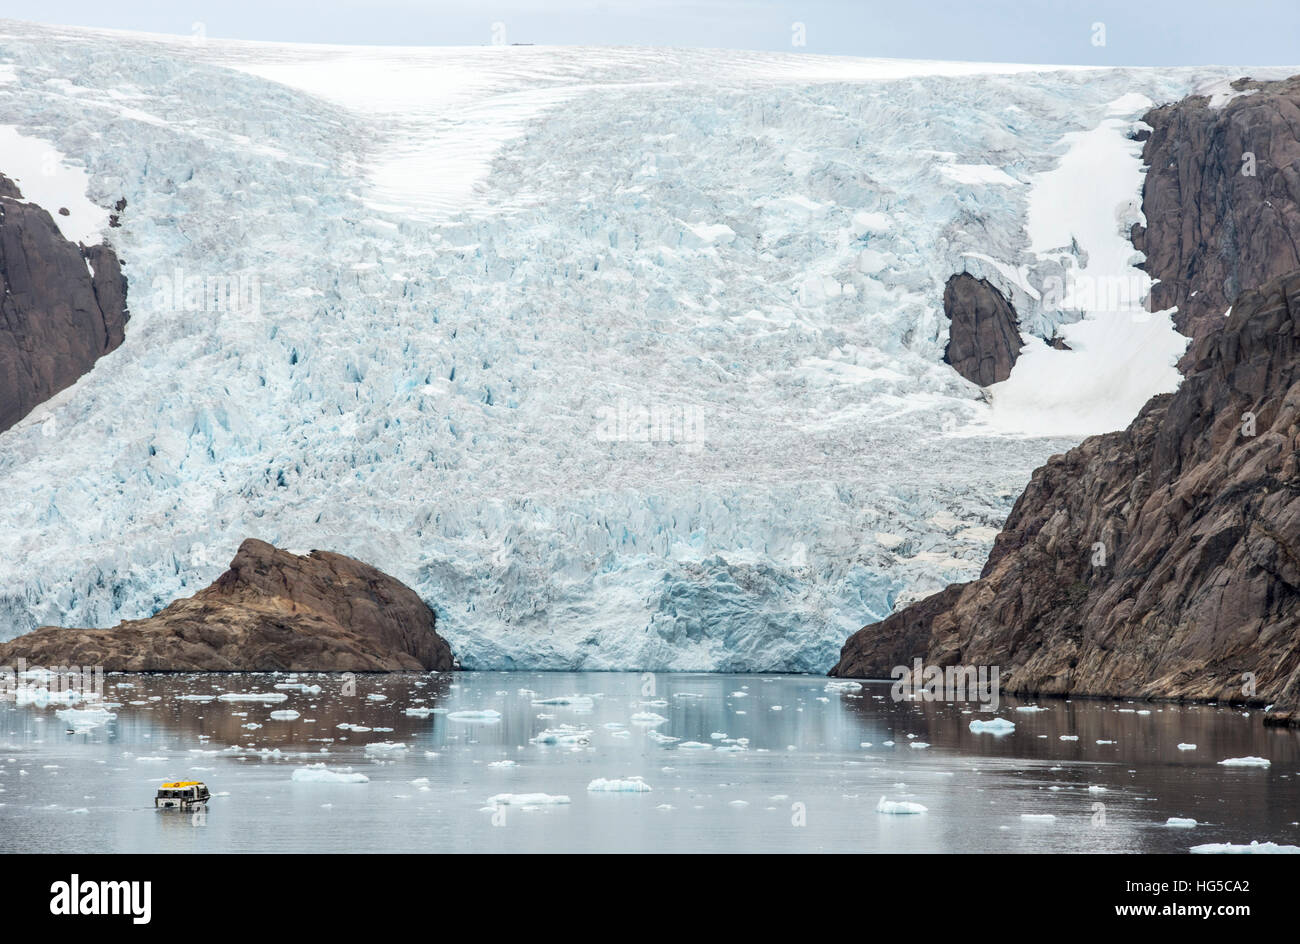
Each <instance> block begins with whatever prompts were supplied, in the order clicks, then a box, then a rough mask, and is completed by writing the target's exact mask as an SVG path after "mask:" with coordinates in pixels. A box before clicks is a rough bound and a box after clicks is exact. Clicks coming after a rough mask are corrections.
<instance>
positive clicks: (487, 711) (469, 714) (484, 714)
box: [447, 708, 501, 724]
mask: <svg viewBox="0 0 1300 944" xmlns="http://www.w3.org/2000/svg"><path fill="white" fill-rule="evenodd" d="M447 720H448V721H474V722H478V723H480V724H495V723H496V722H498V721H500V720H501V712H499V711H494V710H493V709H491V708H483V709H480V710H476V711H453V712H452V713H451V714H449V715H447Z"/></svg>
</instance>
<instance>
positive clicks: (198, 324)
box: [0, 24, 1227, 671]
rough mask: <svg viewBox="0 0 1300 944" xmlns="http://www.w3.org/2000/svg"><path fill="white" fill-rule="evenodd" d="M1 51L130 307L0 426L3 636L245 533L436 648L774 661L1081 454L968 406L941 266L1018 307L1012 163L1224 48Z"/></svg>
mask: <svg viewBox="0 0 1300 944" xmlns="http://www.w3.org/2000/svg"><path fill="white" fill-rule="evenodd" d="M7 29H8V28H7ZM323 56H324V57H325V58H324V59H322V57H323ZM393 56H398V58H401V59H403V60H404V65H403V66H402V69H403V70H405V71H399V72H397V73H390V72H386V71H385V68H386V66H385V61H386V60H390V59H392V57H393ZM304 63H305V64H304ZM322 63H324V64H322ZM0 66H4V67H5V72H6V74H8V73H12V75H13V78H12V79H11V80H9V81H6V82H5V83H4V84H3V85H0V122H2V123H5V124H9V125H12V126H14V127H16V128H18V129H19V131H20V132H22V133H24V134H27V135H29V136H32V137H35V138H39V139H42V140H48V141H50V142H51V143H52V144H53V145H54V146H55V147H57V148H58V150H59V152H60V153H61V154H63V155H66V156H67V157H68V159H69V160H74V161H78V162H80V164H81V165H82V166H84V167H85V169H86V173H87V177H88V180H89V191H88V195H89V197H90V198H91V199H92V200H94V201H95V202H96V204H98V205H99V206H101V207H103V206H108V205H111V203H112V202H113V201H115V200H116V199H117V198H119V197H121V196H125V197H126V198H127V199H128V210H127V212H126V214H125V215H124V217H123V227H122V228H121V229H117V230H113V231H112V237H113V239H114V242H115V244H116V246H117V247H118V249H119V250H120V254H121V255H122V257H123V258H124V259H125V260H126V269H125V271H126V274H127V276H128V278H129V279H130V280H131V296H130V301H131V309H132V312H133V318H132V321H131V323H130V325H129V326H128V329H127V340H126V343H125V344H124V345H123V346H122V347H121V348H120V349H118V350H117V351H115V352H114V353H113V354H111V355H110V356H108V357H106V358H104V359H102V360H101V361H100V362H99V363H98V364H97V366H96V367H95V369H94V370H93V371H92V372H91V373H90V374H88V375H87V376H86V377H84V378H82V380H81V381H80V382H78V383H77V384H76V385H75V386H74V387H73V388H72V389H70V390H69V391H65V392H64V393H63V394H61V395H60V396H59V397H56V398H55V399H54V400H53V401H51V402H50V403H49V404H46V405H44V406H42V407H41V408H39V409H38V410H36V411H35V412H34V413H33V415H32V416H31V417H30V418H29V419H27V420H26V421H24V422H23V423H21V424H19V425H18V426H16V427H15V428H13V429H11V430H9V431H8V432H7V433H5V434H4V435H3V437H0V481H3V483H4V486H5V494H6V500H5V502H3V503H2V504H0V638H8V637H12V636H14V635H17V634H18V633H20V632H24V631H26V630H28V629H31V628H32V627H34V626H36V625H39V624H62V625H88V626H107V625H112V624H113V623H115V622H116V621H118V620H120V619H123V618H135V617H141V616H146V615H148V614H150V613H151V612H153V611H155V610H157V609H158V608H160V607H162V606H164V605H166V604H167V603H168V602H170V601H171V600H172V599H174V598H175V597H178V596H183V595H187V594H190V593H193V592H194V591H196V590H197V589H199V588H201V587H203V586H206V585H207V584H208V583H210V582H211V581H212V580H213V579H214V578H215V577H216V576H217V575H218V574H219V573H220V572H221V571H222V570H223V569H224V567H225V566H226V564H227V563H228V561H229V559H230V558H231V556H232V555H233V554H234V551H235V549H236V548H237V546H238V544H239V542H240V541H241V540H242V539H243V538H245V537H249V536H255V537H258V538H261V539H264V540H267V541H271V542H273V543H275V544H277V545H281V546H287V547H290V548H292V549H295V550H305V549H308V548H312V547H317V548H324V549H330V550H335V551H338V552H341V553H344V554H349V555H352V556H355V557H358V558H360V559H362V560H365V561H368V562H370V563H373V564H374V565H376V566H377V567H379V568H381V569H383V570H384V571H386V572H388V573H391V574H392V575H394V576H395V577H397V578H398V579H400V580H403V581H405V582H406V583H408V584H410V585H411V586H413V587H414V588H415V589H416V590H417V591H418V592H419V593H420V594H421V595H422V596H423V597H424V598H425V599H426V600H427V601H429V603H430V604H431V605H432V606H433V607H434V608H435V609H436V610H437V612H438V616H439V628H440V631H442V632H443V633H444V634H445V635H446V636H447V637H448V639H449V640H450V641H451V643H452V646H453V648H454V650H455V651H456V653H457V655H458V656H459V657H460V659H461V660H462V662H463V664H465V665H466V666H467V667H472V668H493V667H495V668H512V667H519V666H527V667H536V668H551V669H560V668H587V669H601V668H619V669H632V668H638V669H683V670H686V669H718V670H795V671H800V670H808V671H823V670H825V669H826V668H827V667H828V666H829V665H830V664H831V663H832V662H833V661H834V660H835V658H836V656H837V654H838V650H839V647H840V645H841V644H842V643H843V641H844V639H845V638H846V637H847V635H848V634H849V633H851V632H852V631H854V630H856V629H857V628H858V627H859V626H861V625H862V624H863V623H865V622H867V621H870V620H874V619H878V618H880V617H883V616H885V615H887V614H888V613H889V612H890V611H891V609H892V608H893V607H894V605H895V604H896V603H897V602H899V600H900V599H906V598H910V597H914V596H917V595H920V594H922V593H924V592H927V591H930V590H934V589H937V588H939V587H940V586H942V585H944V584H946V583H948V582H951V581H954V580H965V579H970V578H972V577H974V576H976V575H977V574H978V572H979V569H980V566H981V564H982V562H983V560H984V558H985V556H986V554H987V551H988V547H989V544H990V541H991V538H992V536H993V534H994V533H995V531H996V528H997V527H998V526H999V525H1000V524H1001V522H1002V520H1003V518H1004V517H1005V515H1006V513H1007V511H1008V510H1009V507H1010V503H1011V501H1012V500H1013V499H1014V497H1015V495H1017V494H1018V493H1019V491H1020V489H1021V487H1022V486H1023V483H1024V482H1025V481H1026V480H1027V478H1028V475H1029V473H1030V472H1031V470H1032V469H1033V468H1034V467H1035V466H1037V465H1038V464H1040V463H1041V462H1042V461H1043V460H1044V459H1045V458H1046V457H1047V456H1048V455H1050V454H1051V453H1054V452H1058V451H1060V450H1061V449H1062V448H1064V447H1066V446H1068V445H1069V444H1070V440H1064V439H1042V438H1037V439H1029V438H1025V437H1023V436H1008V435H1001V434H997V433H996V432H994V431H992V430H991V429H989V428H988V426H987V424H986V423H985V422H984V420H985V418H986V416H987V413H988V407H987V405H986V404H985V403H984V402H983V401H982V400H981V398H980V392H979V391H978V390H977V389H976V388H974V387H973V386H971V385H969V384H967V383H966V382H965V381H963V380H962V379H961V378H959V377H958V376H957V375H956V374H955V373H953V372H952V371H951V370H950V369H949V368H948V367H947V366H945V365H944V364H943V363H942V353H943V349H944V345H945V343H946V334H947V327H946V321H945V319H944V318H943V317H942V312H941V297H942V288H943V283H944V281H945V280H946V279H947V277H948V276H949V275H950V274H951V273H953V272H954V271H960V270H961V269H962V268H963V267H966V268H970V269H971V270H972V271H975V272H977V273H978V274H985V275H988V277H989V278H991V279H993V280H994V281H995V283H996V284H998V285H1000V286H1001V287H1003V288H1004V289H1006V290H1007V291H1008V292H1009V293H1011V295H1012V297H1013V299H1014V300H1015V301H1016V303H1017V305H1018V308H1019V310H1021V311H1022V312H1024V313H1025V316H1026V318H1027V319H1029V320H1030V321H1032V322H1034V323H1039V322H1042V323H1049V322H1050V321H1051V318H1052V317H1053V313H1051V312H1041V311H1039V310H1038V309H1037V308H1035V304H1036V303H1035V302H1034V300H1033V298H1032V295H1031V294H1030V293H1029V292H1027V291H1026V290H1025V289H1024V288H1023V287H1018V286H1017V285H1015V284H1013V281H1014V280H1012V279H1010V278H1008V275H1007V273H1010V274H1012V275H1014V276H1015V277H1016V279H1021V277H1022V276H1023V278H1024V279H1025V280H1027V284H1030V287H1031V288H1032V280H1033V278H1034V273H1035V271H1036V270H1035V269H1034V265H1035V264H1036V256H1034V255H1032V254H1028V253H1027V251H1026V250H1027V248H1028V240H1027V237H1026V235H1025V230H1024V223H1025V207H1026V189H1027V187H1026V183H1025V182H1027V181H1029V180H1031V179H1032V177H1033V175H1034V174H1036V173H1040V172H1043V171H1046V170H1048V169H1050V168H1051V167H1052V166H1053V164H1054V162H1055V160H1056V159H1057V155H1058V154H1059V153H1060V150H1061V146H1060V142H1061V140H1062V138H1063V136H1064V135H1065V134H1067V133H1071V132H1079V131H1086V130H1087V129H1090V128H1095V127H1097V126H1098V125H1099V124H1100V123H1101V122H1103V121H1105V120H1108V119H1109V118H1110V117H1113V116H1112V115H1111V112H1110V110H1109V109H1110V104H1111V103H1113V102H1115V101H1116V100H1117V99H1119V98H1120V97H1121V96H1123V95H1126V94H1129V93H1132V92H1140V93H1141V94H1143V95H1145V96H1147V97H1148V98H1150V99H1152V100H1154V101H1165V100H1171V99H1175V98H1177V97H1179V96H1180V95H1181V94H1182V93H1183V92H1184V91H1185V90H1186V89H1187V88H1188V87H1190V86H1191V84H1192V83H1193V82H1200V81H1205V80H1207V78H1211V79H1212V78H1221V77H1223V76H1224V75H1226V74H1227V73H1226V72H1225V71H1224V70H1217V71H1216V70H1201V71H1200V72H1197V73H1195V74H1193V73H1191V72H1179V71H1176V70H1161V71H1160V72H1146V71H1140V70H1094V71H1088V72H1081V71H1078V70H1065V71H1055V72H1052V71H1043V72H1034V71H1025V70H1024V69H1019V70H1010V69H1004V70H1001V71H998V70H994V69H990V68H988V67H984V68H983V70H982V71H981V69H980V68H979V67H975V66H969V65H961V66H954V65H951V64H920V65H917V64H908V63H893V64H891V63H880V62H871V61H860V62H854V61H851V60H822V59H821V58H820V57H799V56H786V55H767V54H741V53H715V52H707V53H706V52H699V51H694V52H690V51H682V52H676V51H666V50H652V51H647V50H574V49H545V48H534V49H525V48H506V49H496V50H491V51H481V50H480V51H474V50H470V51H465V50H460V51H457V50H439V49H430V50H418V51H412V50H407V51H403V52H400V53H393V52H392V51H377V50H370V51H366V50H352V51H349V52H348V53H347V54H346V55H340V56H339V57H336V59H335V60H330V59H329V58H328V56H326V53H324V52H321V51H320V50H316V51H314V52H310V54H309V53H307V52H303V51H302V50H301V49H294V48H290V47H282V46H270V45H266V44H233V43H232V44H222V43H216V42H211V41H210V42H207V43H203V44H193V45H191V44H186V43H176V42H164V41H156V40H152V39H148V38H140V37H131V36H129V35H122V34H112V35H108V34H94V33H88V32H84V31H72V30H57V29H47V28H40V27H32V26H26V25H22V24H16V25H14V26H13V27H12V28H11V29H8V33H7V35H6V36H5V37H4V38H3V39H0ZM313 69H315V70H318V71H319V70H335V71H334V72H333V73H331V75H332V76H333V77H332V78H331V79H330V80H329V82H328V83H327V86H328V87H325V86H322V85H321V84H320V82H321V80H320V79H319V78H315V79H313V77H312V74H311V73H312V70H313ZM1007 73H1011V74H1007ZM385 75H394V76H395V77H396V78H395V79H394V80H393V81H390V82H388V83H387V84H384V83H382V82H377V80H376V77H379V79H382V78H383V77H384V76H385ZM352 80H355V82H354V83H353V84H351V85H350V83H352ZM417 80H418V82H422V83H424V85H423V86H420V85H418V82H417ZM284 83H288V84H284ZM404 83H405V84H404ZM291 86H292V87H291ZM429 86H432V87H433V88H435V93H433V94H429V93H427V90H426V87H429ZM341 88H351V91H350V92H349V93H348V94H344V93H342V92H340V91H339V89H341ZM304 90H309V91H312V92H314V93H315V94H309V92H308V91H304ZM368 90H369V91H368ZM404 99H405V100H404ZM372 106H373V107H372ZM498 106H499V107H498ZM404 161H405V162H406V163H403V162H404ZM0 170H3V168H0ZM970 253H980V254H983V256H984V257H986V258H987V259H989V260H993V262H984V261H981V259H978V258H975V257H973V256H971V255H970ZM994 263H996V265H995V264H994ZM196 279H197V280H198V282H197V283H195V280H196ZM196 284H197V285H198V286H200V287H202V288H204V289H206V290H207V291H208V294H209V296H210V297H211V296H213V295H217V294H220V292H221V290H222V289H223V287H224V288H225V289H227V290H230V289H231V286H233V291H234V292H235V296H236V297H237V298H238V299H239V304H237V305H236V304H233V303H228V304H226V305H225V307H224V310H222V309H221V307H220V306H218V305H216V304H215V303H213V302H211V301H209V303H208V304H203V305H195V304H192V301H193V299H192V298H191V297H190V293H189V291H188V290H189V289H190V288H193V287H194V286H195V285H196ZM228 298H229V292H227V300H228ZM51 418H52V419H53V420H54V421H55V422H54V423H53V424H50V423H47V422H46V421H47V420H50V419H51Z"/></svg>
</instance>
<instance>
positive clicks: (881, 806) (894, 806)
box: [876, 796, 927, 814]
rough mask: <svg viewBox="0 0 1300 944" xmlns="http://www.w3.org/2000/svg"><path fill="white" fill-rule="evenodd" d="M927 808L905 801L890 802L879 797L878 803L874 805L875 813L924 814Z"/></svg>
mask: <svg viewBox="0 0 1300 944" xmlns="http://www.w3.org/2000/svg"><path fill="white" fill-rule="evenodd" d="M926 811H927V808H926V807H924V806H922V805H921V804H920V803H911V802H909V801H907V800H890V799H887V798H886V797H883V796H882V797H881V798H880V802H879V803H877V804H876V812H877V813H900V814H901V813H924V812H926Z"/></svg>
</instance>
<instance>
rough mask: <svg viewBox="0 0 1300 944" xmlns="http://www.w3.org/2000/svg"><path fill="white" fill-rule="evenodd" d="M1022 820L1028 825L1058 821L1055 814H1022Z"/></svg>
mask: <svg viewBox="0 0 1300 944" xmlns="http://www.w3.org/2000/svg"><path fill="white" fill-rule="evenodd" d="M1020 818H1021V819H1022V820H1024V821H1025V822H1027V823H1050V822H1053V821H1054V820H1055V819H1056V814H1055V813H1021V814H1020Z"/></svg>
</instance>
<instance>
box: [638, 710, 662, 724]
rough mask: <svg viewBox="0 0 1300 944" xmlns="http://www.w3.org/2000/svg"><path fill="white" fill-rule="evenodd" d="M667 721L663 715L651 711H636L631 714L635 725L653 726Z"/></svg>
mask: <svg viewBox="0 0 1300 944" xmlns="http://www.w3.org/2000/svg"><path fill="white" fill-rule="evenodd" d="M667 721H668V719H667V718H665V717H664V716H663V715H660V714H655V713H654V712H653V711H638V712H637V713H636V714H634V715H633V716H632V723H633V724H636V725H643V726H650V727H654V726H657V725H661V724H665V723H666V722H667Z"/></svg>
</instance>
